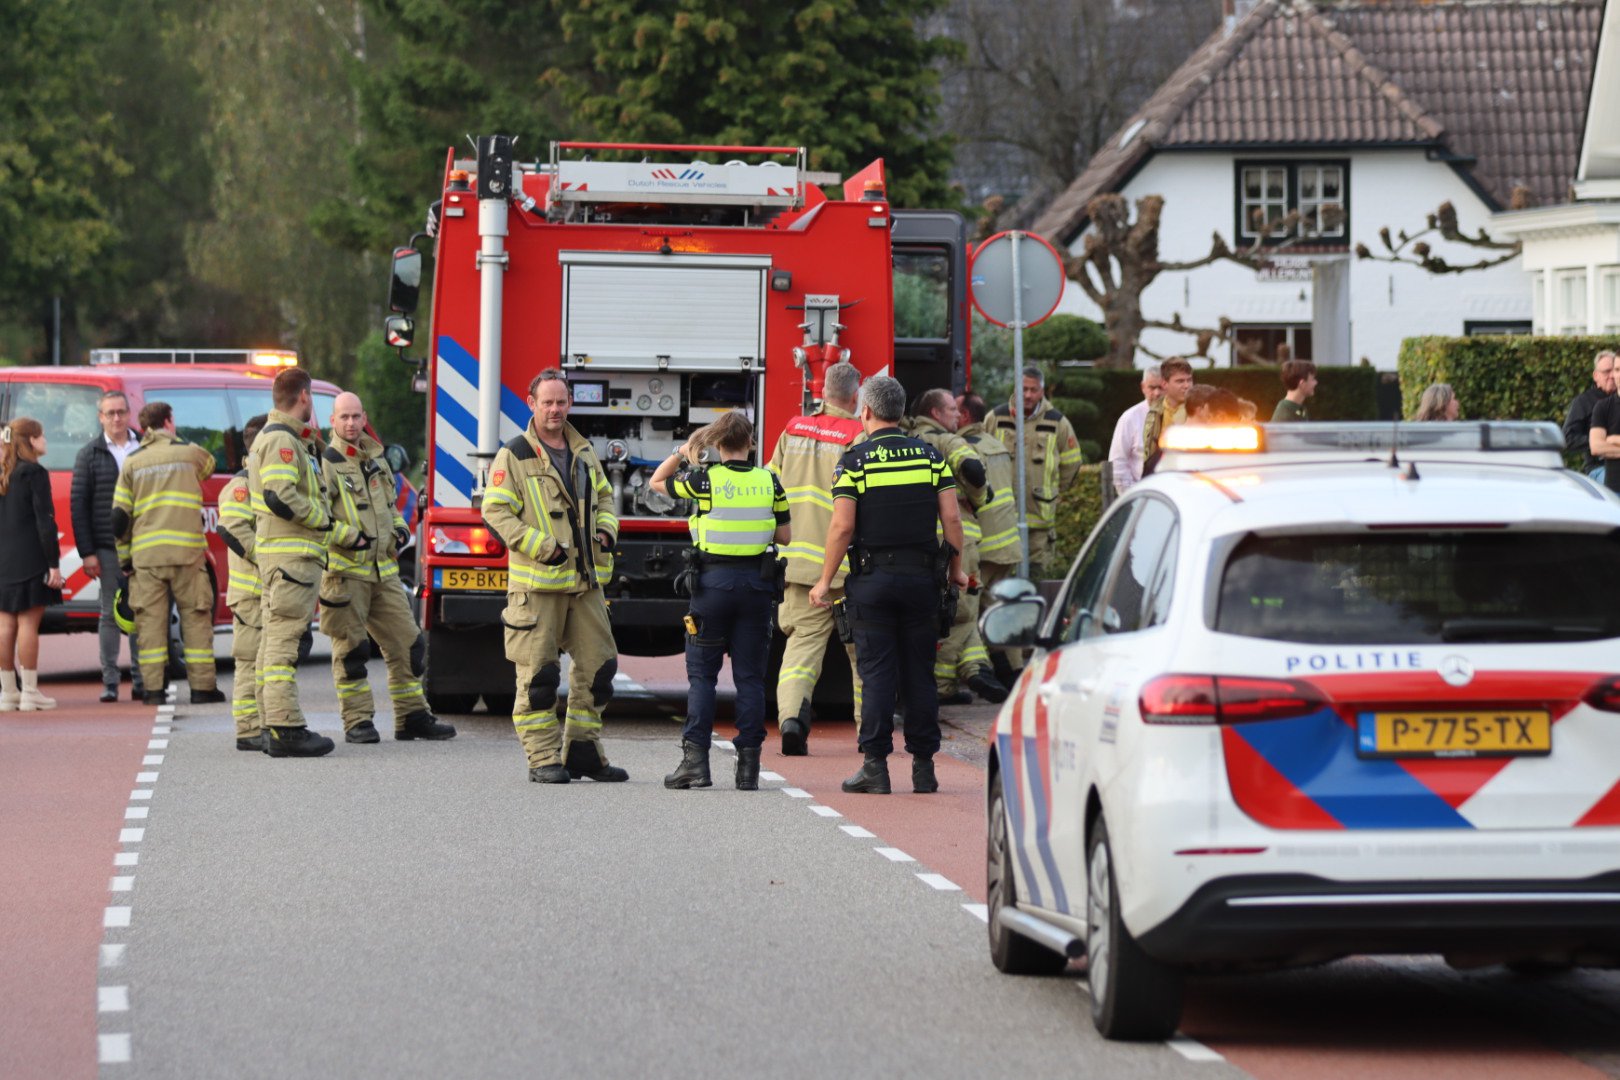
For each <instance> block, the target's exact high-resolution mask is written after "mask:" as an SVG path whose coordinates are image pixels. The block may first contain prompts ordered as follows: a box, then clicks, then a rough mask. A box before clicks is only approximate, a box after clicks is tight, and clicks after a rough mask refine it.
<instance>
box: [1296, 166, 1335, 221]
mask: <svg viewBox="0 0 1620 1080" xmlns="http://www.w3.org/2000/svg"><path fill="white" fill-rule="evenodd" d="M1328 173H1333V174H1335V175H1336V176H1337V177H1338V179H1339V195H1338V197H1337V198H1334V199H1329V198H1325V197H1323V195H1322V194H1321V192H1322V178H1323V177H1324V176H1326V175H1327V174H1328ZM1307 176H1310V177H1311V178H1313V179H1314V180H1315V181H1316V191H1317V194H1316V195H1315V196H1313V197H1310V198H1307V197H1306V195H1305V178H1306V177H1307ZM1295 183H1296V185H1297V187H1296V189H1295V190H1297V191H1298V192H1299V231H1300V235H1301V236H1309V237H1313V238H1320V239H1323V240H1337V239H1343V237H1344V228H1345V224H1346V219H1345V215H1344V214H1343V211H1344V167H1343V166H1342V165H1299V166H1296V167H1295ZM1330 206H1336V207H1338V208H1339V210H1340V217H1339V223H1338V224H1337V225H1335V226H1334V227H1333V228H1331V229H1327V228H1323V227H1322V211H1323V210H1325V209H1326V208H1327V207H1330ZM1312 227H1314V228H1312Z"/></svg>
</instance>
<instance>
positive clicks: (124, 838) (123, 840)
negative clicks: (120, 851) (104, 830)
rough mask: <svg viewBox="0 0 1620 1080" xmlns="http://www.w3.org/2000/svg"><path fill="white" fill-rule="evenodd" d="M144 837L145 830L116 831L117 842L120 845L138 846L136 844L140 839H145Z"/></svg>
mask: <svg viewBox="0 0 1620 1080" xmlns="http://www.w3.org/2000/svg"><path fill="white" fill-rule="evenodd" d="M145 836H146V830H145V829H120V830H118V842H119V843H120V844H138V843H140V842H141V840H142V839H144V838H145Z"/></svg>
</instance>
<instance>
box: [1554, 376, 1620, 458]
mask: <svg viewBox="0 0 1620 1080" xmlns="http://www.w3.org/2000/svg"><path fill="white" fill-rule="evenodd" d="M1613 396H1614V395H1613V394H1605V393H1604V392H1603V391H1602V390H1599V389H1598V388H1597V387H1595V386H1588V387H1587V388H1586V389H1585V390H1583V391H1581V393H1579V394H1577V395H1575V400H1574V401H1572V402H1570V403H1569V411H1568V412H1567V413H1565V414H1564V450H1565V451H1566V452H1567V453H1570V454H1579V455H1580V456H1581V463H1582V464H1581V469H1582V471H1584V472H1591V471H1592V470H1593V469H1595V468H1597V467H1598V466H1599V465H1601V464H1602V462H1600V461H1599V460H1598V459H1597V458H1595V457H1593V456H1592V448H1591V444H1590V443H1589V442H1588V441H1587V437H1588V434H1589V433H1590V432H1591V430H1592V410H1593V409H1595V408H1597V405H1598V403H1599V402H1601V401H1604V400H1606V399H1608V398H1611V397H1613Z"/></svg>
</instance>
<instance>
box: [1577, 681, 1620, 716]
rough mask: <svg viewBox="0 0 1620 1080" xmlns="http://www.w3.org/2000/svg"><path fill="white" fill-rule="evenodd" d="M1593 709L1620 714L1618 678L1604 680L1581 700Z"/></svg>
mask: <svg viewBox="0 0 1620 1080" xmlns="http://www.w3.org/2000/svg"><path fill="white" fill-rule="evenodd" d="M1581 700H1582V701H1584V702H1586V703H1587V704H1588V705H1590V706H1592V708H1594V709H1601V710H1603V711H1604V712H1617V713H1620V678H1610V679H1604V680H1603V681H1602V682H1599V683H1597V684H1595V685H1594V686H1593V687H1592V689H1590V690H1588V691H1587V692H1586V696H1585V697H1583V698H1582V699H1581Z"/></svg>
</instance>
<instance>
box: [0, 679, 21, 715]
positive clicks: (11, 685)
mask: <svg viewBox="0 0 1620 1080" xmlns="http://www.w3.org/2000/svg"><path fill="white" fill-rule="evenodd" d="M20 701H22V695H21V694H19V693H18V692H17V673H16V672H15V671H0V712H16V711H17V704H18V703H19V702H20Z"/></svg>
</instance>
